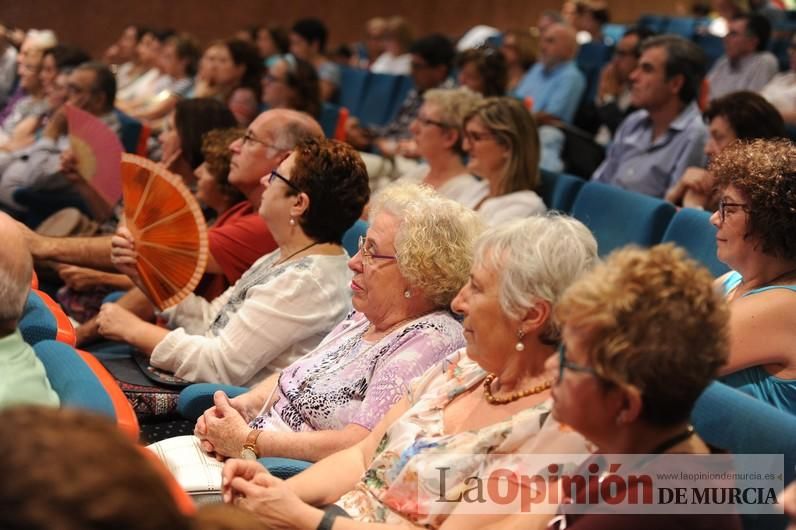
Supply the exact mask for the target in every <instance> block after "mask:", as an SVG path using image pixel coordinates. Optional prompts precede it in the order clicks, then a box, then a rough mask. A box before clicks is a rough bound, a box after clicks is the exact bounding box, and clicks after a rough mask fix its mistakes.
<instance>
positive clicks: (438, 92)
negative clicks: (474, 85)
mask: <svg viewBox="0 0 796 530" xmlns="http://www.w3.org/2000/svg"><path fill="white" fill-rule="evenodd" d="M483 99H484V98H483V96H482V95H481V94H479V93H477V92H473V91H472V90H470V89H468V88H464V87H460V88H432V89H431V90H427V91H426V92H424V93H423V101H424V102H425V103H431V104H432V105H434V106H436V107H437V109H439V114H440V118H439V119H440V121H441V122H442V123H444V124H445V125H447V126H448V127H449V128H451V129H453V130H455V131H456V132H457V133H458V135H459V137H458V139H457V140H456V144H455V145H454V146H453V148H454V149H455V150H456V152H457V153H459V154H464V150H463V149H462V136H463V135H464V131H463V129H464V118H465V116H467V115H468V114H470V112H472V111H473V110H474V109H475V108H476V106H477V105H478V104H479V103H480V102H481V100H483Z"/></svg>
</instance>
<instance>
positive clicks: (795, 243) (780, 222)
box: [708, 139, 796, 260]
mask: <svg viewBox="0 0 796 530" xmlns="http://www.w3.org/2000/svg"><path fill="white" fill-rule="evenodd" d="M708 169H709V171H710V172H711V173H713V174H714V175H715V176H716V180H717V182H716V184H717V186H718V189H719V190H724V189H726V188H727V187H728V186H734V187H735V188H737V189H738V191H740V192H741V193H742V194H743V196H744V199H745V201H746V202H747V203H748V206H747V208H746V211H747V212H748V214H749V216H748V219H749V221H748V231H747V237H748V236H754V237H756V238H758V239H759V240H760V243H761V245H762V250H763V252H765V253H766V254H769V255H772V256H777V257H779V258H783V259H787V260H792V259H796V145H794V144H793V142H791V141H790V140H786V139H776V140H763V139H758V140H753V141H738V142H735V143H733V144H731V145H729V146H727V147H726V148H725V149H724V150H723V151H721V153H719V154H718V155H716V157H715V158H714V159H713V161H712V162H711V163H710V166H709V168H708Z"/></svg>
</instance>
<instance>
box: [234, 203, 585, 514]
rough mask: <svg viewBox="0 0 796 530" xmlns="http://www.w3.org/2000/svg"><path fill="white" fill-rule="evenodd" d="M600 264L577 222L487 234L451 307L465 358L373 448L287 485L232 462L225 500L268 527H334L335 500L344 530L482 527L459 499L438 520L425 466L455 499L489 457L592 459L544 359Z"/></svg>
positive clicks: (534, 221) (451, 364) (332, 460)
mask: <svg viewBox="0 0 796 530" xmlns="http://www.w3.org/2000/svg"><path fill="white" fill-rule="evenodd" d="M596 260H597V243H596V242H595V240H594V237H593V236H592V235H591V233H590V232H589V230H588V229H587V228H586V227H585V226H584V225H583V224H581V223H580V222H579V221H576V220H574V219H572V218H569V217H562V216H534V217H531V218H528V219H523V220H517V221H513V222H511V223H507V224H505V225H502V226H499V227H495V228H492V229H491V230H489V231H487V232H486V233H485V234H484V235H483V236H482V237H481V238H480V240H479V241H478V242H477V243H476V249H475V259H474V263H473V267H472V270H471V271H470V279H469V281H468V282H467V284H466V285H465V286H464V287H463V288H462V290H461V291H460V292H459V294H458V295H457V297H456V298H455V299H454V301H453V308H454V309H455V310H456V311H457V312H458V313H460V314H461V315H462V316H463V317H464V322H463V325H464V329H465V340H466V341H467V346H466V348H465V349H462V350H460V351H458V352H456V353H454V354H453V355H451V356H450V357H449V358H448V359H447V363H446V364H444V365H443V366H441V367H440V366H435V367H433V368H431V369H430V370H428V371H427V372H426V373H425V374H424V375H423V376H422V377H421V378H419V379H418V380H416V381H415V382H414V383H413V384H412V387H411V389H410V391H409V393H408V394H407V395H406V396H405V397H404V398H403V399H402V400H401V401H399V402H398V403H397V404H396V405H395V406H394V407H393V408H392V409H391V410H390V412H389V413H388V414H387V416H385V418H384V419H383V420H382V421H381V422H380V423H379V425H377V426H376V427H375V428H374V429H373V431H371V433H370V435H368V437H367V438H365V439H364V440H362V441H361V442H360V443H358V444H357V445H356V446H354V447H352V448H350V449H347V450H345V451H341V452H338V453H336V454H334V455H332V456H330V457H328V458H326V459H324V460H323V461H321V462H318V463H317V464H316V465H314V466H312V467H311V468H310V469H309V470H307V471H305V472H304V473H301V474H299V475H297V476H296V477H294V478H292V479H290V480H289V481H287V482H282V481H279V480H278V479H276V478H274V477H272V476H270V475H268V474H267V472H266V471H264V470H263V468H262V467H259V464H257V463H256V462H244V461H241V460H232V461H229V462H228V463H227V465H226V466H225V468H224V479H225V480H224V484H225V487H226V489H225V498H226V500H227V501H228V502H232V501H234V502H237V503H239V504H240V506H242V507H244V508H246V509H249V510H251V511H253V512H254V513H255V514H256V515H257V516H258V517H259V518H260V519H261V520H262V521H263V522H264V523H265V525H266V526H267V527H269V528H270V527H277V526H278V527H279V528H315V527H318V528H332V519H334V517H335V513H334V512H333V511H332V510H327V512H326V513H325V514H324V513H322V512H321V511H320V510H319V509H318V508H314V507H313V506H324V505H328V504H331V503H335V502H336V506H337V507H338V508H342V509H343V510H345V511H346V512H347V513H348V515H350V516H351V517H352V518H353V519H354V521H346V520H344V519H338V520H337V524H335V525H334V527H335V528H365V527H369V526H367V525H365V524H363V523H386V524H388V525H390V526H389V527H390V528H405V527H406V525H407V524H414V525H417V526H422V527H424V528H456V529H468V528H479V529H480V528H483V527H484V525H485V523H486V522H487V519H488V518H486V517H485V516H478V517H474V516H472V515H465V514H463V513H457V510H456V508H455V506H456V502H455V501H451V502H450V503H447V505H448V506H449V507H453V510H452V513H438V512H436V508H439V503H435V501H436V500H437V498H438V495H439V494H440V493H443V492H441V491H438V490H439V487H440V484H439V479H438V474H437V471H436V469H435V470H434V472H433V473H432V474H433V478H434V479H437V481H436V484H432V482H434V481H431V480H430V481H424V480H423V479H422V477H423V472H424V464H426V465H427V464H428V463H429V460H428V457H429V456H432V457H433V458H435V459H443V458H444V462H445V466H446V470H448V472H447V476H446V480H445V486H443V487H444V488H445V492H447V493H450V492H452V491H457V492H459V491H462V489H467V487H468V484H470V481H471V478H470V477H472V476H473V475H477V474H479V472H480V466H481V465H482V464H483V463H484V461H483V459H481V458H479V457H480V456H483V455H510V454H524V453H546V452H549V453H565V452H580V453H582V452H585V451H586V446H585V441H584V439H583V438H582V437H581V436H580V435H578V434H577V433H574V432H572V431H571V430H568V429H562V428H561V427H560V425H559V424H558V423H556V422H555V421H554V420H552V418H551V416H550V410H551V407H552V402H551V400H550V387H551V384H552V379H553V377H554V376H553V374H551V373H549V372H547V371H546V370H545V360H546V359H547V358H548V357H549V356H551V355H552V354H553V353H554V352H555V345H556V344H557V341H558V331H557V329H556V326H555V325H554V324H553V322H552V320H551V315H552V311H553V307H554V305H555V304H556V303H557V301H558V299H559V297H560V296H561V294H562V292H563V291H564V289H566V287H567V286H568V285H569V284H570V283H572V282H573V281H574V280H575V279H576V278H578V277H579V276H580V275H581V273H583V272H584V271H586V270H587V269H588V268H589V267H590V266H591V265H592V264H593V263H594V262H595V261H596ZM439 461H440V460H435V462H439ZM545 467H546V464H545ZM425 469H426V471H427V470H428V468H425ZM486 469H489V468H488V467H487V468H486ZM435 490H437V491H435ZM461 508H463V507H460V510H461ZM435 512H436V513H435ZM496 517H497V516H496ZM319 521H323V522H322V523H321V525H324V524H325V525H326V526H318V523H319ZM379 528H385V526H379Z"/></svg>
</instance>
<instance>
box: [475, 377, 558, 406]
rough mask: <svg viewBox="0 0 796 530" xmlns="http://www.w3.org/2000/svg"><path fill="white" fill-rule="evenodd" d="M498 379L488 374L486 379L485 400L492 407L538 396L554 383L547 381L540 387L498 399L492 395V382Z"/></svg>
mask: <svg viewBox="0 0 796 530" xmlns="http://www.w3.org/2000/svg"><path fill="white" fill-rule="evenodd" d="M495 379H497V375H495V374H488V375H487V376H486V378H485V379H484V398H486V402H487V403H489V404H490V405H505V404H507V403H511V402H513V401H517V400H518V399H522V398H524V397H528V396H532V395H534V394H538V393H540V392H544V391H545V390H547V389H548V388H550V387H551V386H553V382H552V381H549V380H548V381H545V382H544V383H541V384H539V385H536V386H534V387H531V388H528V389H526V390H519V391H517V392H512V393H511V395H509V396H508V397H505V398H497V397H495V396H494V395H492V388H491V387H492V382H493V381H494V380H495Z"/></svg>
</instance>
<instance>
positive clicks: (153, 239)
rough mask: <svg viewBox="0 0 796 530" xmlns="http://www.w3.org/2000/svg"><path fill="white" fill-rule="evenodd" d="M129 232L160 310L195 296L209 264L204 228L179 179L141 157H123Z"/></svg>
mask: <svg viewBox="0 0 796 530" xmlns="http://www.w3.org/2000/svg"><path fill="white" fill-rule="evenodd" d="M121 168H122V170H121V173H122V179H121V180H122V194H123V196H124V216H125V219H126V221H127V228H128V229H129V230H130V232H131V233H132V234H133V238H134V239H135V249H136V252H137V253H138V263H137V264H136V269H137V270H138V273H139V275H140V276H141V280H142V283H143V285H142V287H143V289H144V291H146V295H147V296H148V297H149V299H150V300H151V301H152V302H153V303H154V304H155V305H156V306H157V307H158V308H159V309H160V310H163V309H166V308H167V307H170V306H172V305H174V304H177V303H179V302H180V300H182V299H183V298H185V297H186V296H188V294H189V293H191V292H193V290H194V288H195V287H196V284H197V283H199V280H200V279H201V277H202V274H203V273H204V270H205V265H206V264H207V225H206V224H205V220H204V217H203V216H202V211H201V209H200V208H199V205H198V204H197V202H196V199H194V197H193V195H191V192H190V191H188V188H186V187H185V184H183V182H182V179H181V178H180V177H179V176H177V175H175V174H174V173H171V172H169V171H168V170H167V169H166V168H164V167H163V166H162V165H160V164H155V163H154V162H152V161H150V160H147V159H146V158H142V157H140V156H136V155H131V154H127V153H125V154H124V155H122V164H121Z"/></svg>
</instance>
